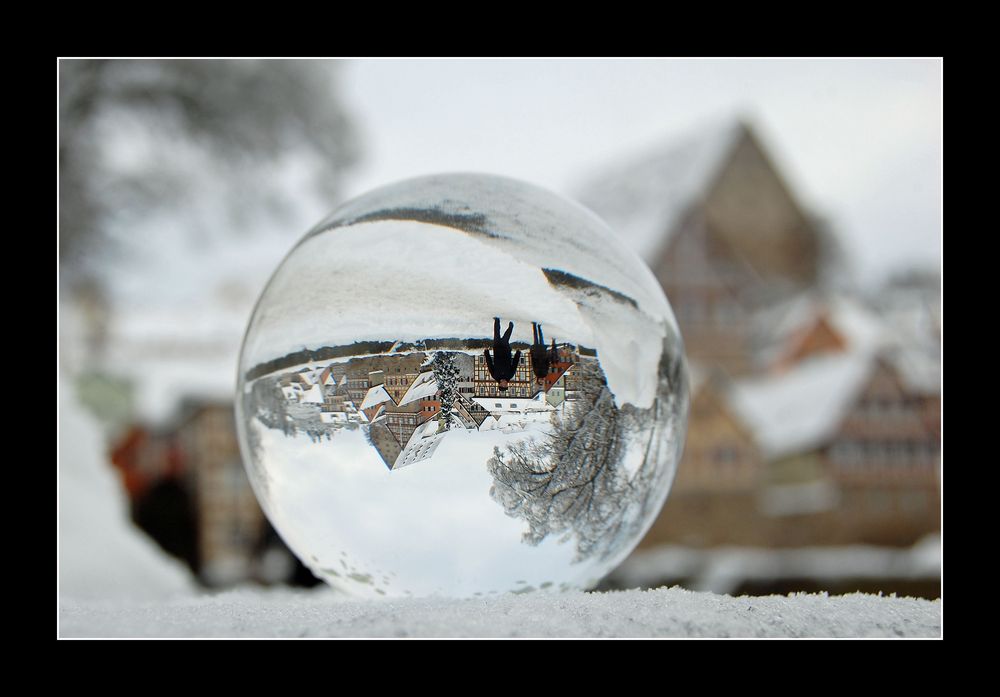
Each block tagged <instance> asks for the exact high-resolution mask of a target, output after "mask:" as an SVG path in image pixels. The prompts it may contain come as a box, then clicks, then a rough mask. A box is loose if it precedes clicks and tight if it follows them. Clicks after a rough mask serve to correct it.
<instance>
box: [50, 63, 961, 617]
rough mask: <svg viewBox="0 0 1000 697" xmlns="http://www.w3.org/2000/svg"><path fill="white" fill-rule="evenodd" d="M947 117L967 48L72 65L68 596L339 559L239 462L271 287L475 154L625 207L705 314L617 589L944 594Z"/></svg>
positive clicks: (635, 240)
mask: <svg viewBox="0 0 1000 697" xmlns="http://www.w3.org/2000/svg"><path fill="white" fill-rule="evenodd" d="M942 119H943V102H942V63H941V61H940V60H793V61H785V60H641V61H640V60H549V61H520V60H447V61H428V60H357V61H337V60H332V61H257V60H253V61H250V60H246V61H244V60H61V61H60V63H59V234H58V244H59V317H58V328H59V362H60V372H59V376H60V377H59V388H60V396H59V399H60V423H59V465H58V466H59V505H58V508H59V519H60V535H59V543H58V547H59V565H60V585H61V592H62V593H63V594H64V595H72V596H76V597H88V596H91V597H96V596H101V595H102V594H103V595H107V594H108V593H119V594H126V595H127V594H133V595H135V594H146V593H151V592H152V593H155V592H156V591H157V590H158V589H159V590H175V589H187V590H192V589H198V588H203V589H204V588H226V587H231V586H235V585H241V584H261V585H281V584H293V585H299V586H310V585H314V584H315V583H316V581H315V579H314V578H313V577H312V576H311V574H310V573H309V572H308V571H307V570H306V569H305V568H304V567H302V566H301V565H300V564H299V563H298V562H297V561H296V560H295V559H294V557H293V556H292V555H291V554H290V553H289V552H288V551H287V549H286V548H285V547H284V545H283V544H282V543H281V540H280V539H279V538H278V536H277V535H276V534H275V533H274V531H273V530H272V529H271V528H270V526H269V525H268V523H267V521H266V519H265V518H264V517H263V515H262V513H261V511H260V509H259V508H258V506H257V504H256V500H255V498H254V495H253V493H252V491H251V490H250V486H249V483H248V481H247V479H246V476H245V474H244V471H243V466H242V463H241V461H240V454H239V449H238V447H237V443H236V436H235V428H234V422H233V410H232V395H233V391H234V386H235V378H236V360H237V354H238V351H239V346H240V341H241V339H242V335H243V330H244V329H245V326H246V322H247V320H248V319H249V316H250V312H251V310H252V308H253V304H254V302H255V300H256V298H257V295H258V294H259V293H260V291H261V290H262V289H263V286H264V284H265V283H266V282H267V279H268V278H269V275H270V273H271V272H272V271H273V270H274V269H275V268H276V267H277V266H278V264H279V262H280V260H281V259H282V258H283V257H284V255H285V254H286V253H287V252H288V251H289V250H290V249H291V247H292V246H293V245H294V244H295V242H296V241H297V240H298V239H299V238H300V237H301V236H302V235H303V234H304V233H305V232H306V230H307V229H309V228H310V227H311V226H312V225H313V224H314V223H316V222H317V221H318V220H319V219H320V218H321V217H323V216H324V215H325V214H326V213H328V212H329V211H330V210H332V209H333V208H334V207H335V206H336V205H337V204H338V203H340V202H341V201H343V200H346V199H347V198H350V197H353V196H355V195H358V194H361V193H363V192H365V191H367V190H369V189H371V188H374V187H377V186H380V185H382V184H386V183H391V182H393V181H397V180H399V179H403V178H406V177H410V176H417V175H421V174H428V173H435V172H448V171H480V172H491V173H495V174H501V175H507V176H511V177H515V178H518V179H523V180H526V181H529V182H532V183H535V184H538V185H541V186H543V187H546V188H549V189H551V190H553V191H555V192H558V193H561V194H563V195H566V196H568V197H570V198H574V199H576V200H578V201H580V202H581V203H583V204H584V205H586V206H588V207H590V208H592V209H593V210H594V211H596V212H597V213H598V214H599V215H601V216H602V217H603V218H605V220H607V221H608V222H609V223H610V225H611V226H612V228H613V229H614V230H615V231H616V232H617V233H618V234H619V235H620V236H621V238H622V240H623V242H624V243H625V244H628V245H630V246H632V247H633V248H634V249H635V250H636V251H637V252H638V253H639V254H640V255H641V256H642V258H643V259H644V260H645V261H646V262H647V264H648V265H649V266H650V268H651V269H652V271H653V273H654V274H655V275H656V277H657V278H658V279H659V280H660V282H661V283H662V284H663V287H664V290H665V292H666V294H667V297H668V298H669V300H670V302H671V305H672V306H673V309H674V312H675V314H676V316H677V319H678V322H679V324H680V327H681V331H682V334H683V336H684V340H685V344H686V347H687V352H688V360H689V365H690V369H691V375H692V399H691V413H690V422H689V430H688V437H687V446H686V449H685V454H684V458H683V460H682V462H681V464H680V467H679V470H678V473H677V477H676V480H675V483H674V486H673V489H672V490H671V494H670V496H669V498H668V499H667V503H666V505H665V507H664V509H663V511H662V513H661V514H660V516H659V518H658V519H657V521H656V522H655V524H654V525H653V526H652V528H651V529H650V531H649V533H648V534H647V536H646V538H645V539H644V540H643V542H642V543H641V545H640V546H639V548H638V549H637V550H636V551H635V552H634V553H633V555H632V556H631V557H630V558H629V559H627V560H626V561H625V562H624V563H623V564H622V566H621V567H619V569H618V570H617V571H615V572H614V573H613V574H612V575H611V576H610V577H609V578H608V579H606V580H605V581H604V583H603V585H602V588H634V587H655V586H659V585H662V584H671V585H672V584H680V585H682V586H684V587H687V588H690V589H693V590H710V591H714V592H718V593H730V594H743V593H749V594H768V593H787V592H792V591H819V590H825V591H829V592H831V593H844V592H853V591H856V590H861V591H866V592H879V591H881V592H883V593H887V594H888V593H898V594H901V595H902V594H905V595H914V596H920V597H926V598H936V597H940V592H941V537H940V535H941V523H942V505H941V482H942V477H941V452H942V448H941V425H942V412H941V388H942V383H941V353H942V323H941V322H942V318H941V292H942V280H941V256H942V245H941V239H942V210H941V205H942V204H941V190H942V131H941V129H942ZM345 292H350V289H345ZM127 520H130V521H131V524H128V523H126V521H127Z"/></svg>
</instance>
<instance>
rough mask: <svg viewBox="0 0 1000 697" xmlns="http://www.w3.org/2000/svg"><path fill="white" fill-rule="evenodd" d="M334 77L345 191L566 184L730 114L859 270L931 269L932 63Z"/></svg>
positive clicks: (468, 63)
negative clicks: (483, 183) (463, 176)
mask: <svg viewBox="0 0 1000 697" xmlns="http://www.w3.org/2000/svg"><path fill="white" fill-rule="evenodd" d="M340 87H341V92H342V94H343V96H344V97H345V101H347V103H348V106H349V108H350V109H351V111H352V113H353V116H354V117H355V120H356V122H357V125H358V127H359V129H360V131H361V134H362V137H363V138H364V150H365V158H366V159H365V162H364V163H363V164H362V165H361V166H360V167H359V168H358V169H357V171H356V176H355V177H354V178H353V180H352V181H351V182H350V184H349V188H348V191H347V192H346V193H347V194H348V195H349V196H354V195H356V194H359V193H362V192H364V191H366V190H368V189H371V188H374V187H376V186H379V185H382V184H385V183H389V182H392V181H396V180H398V179H402V178H405V177H410V176H415V175H419V174H427V173H432V172H444V171H483V172H492V173H496V174H503V175H507V176H512V177H517V178H520V179H524V180H526V181H530V182H533V183H536V184H539V185H542V186H545V187H548V188H550V189H553V190H555V191H558V192H560V193H564V194H568V195H572V194H573V193H574V192H575V191H576V190H577V189H578V186H579V183H580V182H581V180H582V179H585V178H587V177H588V175H590V174H592V173H594V172H595V171H598V170H599V169H600V168H601V166H602V165H603V164H606V163H608V162H609V161H610V162H613V161H615V160H620V159H621V158H622V157H623V156H628V155H629V154H630V153H641V152H642V150H643V149H645V148H647V147H655V146H656V145H658V144H662V143H666V142H669V141H670V140H671V139H673V138H674V137H677V136H682V135H683V134H684V133H685V132H688V131H690V130H691V129H692V128H697V126H698V124H699V123H703V122H707V121H718V120H719V119H720V118H724V117H727V116H729V115H732V116H734V117H735V116H736V115H743V116H745V117H747V118H749V119H750V120H751V122H752V123H753V124H754V125H755V126H756V127H757V131H758V133H759V135H760V136H761V138H762V140H763V141H764V143H765V145H766V146H767V147H769V149H770V151H771V153H772V155H773V157H774V158H775V160H776V161H777V163H778V165H779V167H780V168H781V169H782V170H783V171H784V172H785V174H786V175H787V177H788V180H789V181H790V183H791V185H792V187H793V189H794V191H795V192H796V193H797V194H798V195H799V197H800V198H801V200H802V201H803V202H804V203H805V204H806V205H807V206H809V207H811V208H812V209H813V210H814V211H816V212H818V213H820V214H823V215H825V216H827V217H828V218H829V219H830V220H831V222H832V223H833V224H834V225H835V227H836V229H838V230H839V231H840V232H841V233H842V235H843V237H844V238H845V242H846V245H847V247H848V250H849V252H850V253H851V254H852V257H853V258H854V259H855V260H856V262H857V263H858V265H859V270H860V271H861V272H862V274H863V275H864V276H865V277H866V278H871V277H873V276H874V275H880V274H881V273H882V272H884V271H885V270H888V269H891V268H895V267H898V266H900V265H902V264H906V263H910V262H917V263H924V264H935V265H938V266H939V265H940V258H941V235H942V222H941V186H942V120H943V101H942V63H941V61H940V60H745V59H739V60H641V61H640V60H558V61H555V60H433V61H432V60H362V61H351V62H348V63H346V64H345V65H344V66H343V70H342V71H341V84H340Z"/></svg>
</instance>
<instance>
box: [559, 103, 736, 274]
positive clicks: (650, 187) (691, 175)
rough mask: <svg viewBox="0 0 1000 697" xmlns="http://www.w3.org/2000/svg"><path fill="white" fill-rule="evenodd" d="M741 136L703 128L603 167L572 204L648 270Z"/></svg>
mask: <svg viewBox="0 0 1000 697" xmlns="http://www.w3.org/2000/svg"><path fill="white" fill-rule="evenodd" d="M744 132H745V126H744V125H743V124H742V123H740V122H733V121H729V120H727V121H725V122H720V123H716V124H714V125H711V126H709V127H708V128H703V129H702V130H700V131H699V132H698V133H695V134H692V135H689V136H687V137H685V138H682V139H681V140H679V141H674V142H672V143H670V144H668V145H666V146H661V147H660V148H658V149H656V150H655V151H654V152H653V153H652V154H647V155H646V156H645V157H643V158H641V159H639V160H638V161H635V160H633V161H628V162H622V163H620V164H618V165H615V166H612V167H609V168H608V169H607V170H606V171H605V172H604V173H603V174H602V175H600V176H599V177H595V178H594V179H593V180H591V181H590V182H589V183H588V184H586V185H585V186H584V187H583V188H582V190H581V192H580V194H579V196H578V198H579V200H580V201H581V202H582V203H583V204H584V205H586V206H588V207H589V208H591V209H592V210H593V211H594V212H595V213H597V214H598V215H599V216H601V217H602V218H604V220H605V221H606V222H607V223H608V224H609V225H610V226H611V228H612V229H613V230H614V231H615V232H617V233H618V234H619V235H621V237H622V239H623V240H624V241H625V242H626V243H627V244H629V245H630V246H631V247H632V248H633V249H634V250H635V251H636V252H638V254H639V256H641V257H642V258H643V259H644V260H645V261H646V263H647V264H651V263H652V262H654V261H655V258H656V255H657V253H658V252H659V251H660V250H661V249H662V247H663V245H665V244H666V242H667V240H668V237H669V235H670V234H671V233H672V232H673V231H674V230H675V228H676V226H677V223H678V221H679V220H680V218H681V216H682V215H683V214H684V212H685V211H686V210H687V208H688V206H689V205H690V204H691V203H692V202H693V201H695V200H697V198H698V197H699V196H702V195H704V194H705V193H707V189H708V187H709V186H710V185H711V183H712V180H713V179H714V177H715V175H716V174H717V173H718V171H719V169H720V167H721V166H722V165H723V163H724V162H725V158H726V156H727V155H728V154H729V153H730V152H731V151H732V148H733V146H734V145H735V144H736V142H737V140H738V139H739V137H740V136H741V135H742V134H743V133H744Z"/></svg>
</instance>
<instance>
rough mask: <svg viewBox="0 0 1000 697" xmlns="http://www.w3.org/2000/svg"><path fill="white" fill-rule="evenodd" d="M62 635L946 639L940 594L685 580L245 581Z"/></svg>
mask: <svg viewBox="0 0 1000 697" xmlns="http://www.w3.org/2000/svg"><path fill="white" fill-rule="evenodd" d="M59 618H60V636H63V637H939V636H941V602H940V601H933V602H932V601H928V600H915V599H912V598H893V597H879V596H874V595H861V594H855V595H844V596H835V597H828V596H825V595H804V594H803V595H794V596H789V597H784V596H768V597H747V596H743V597H739V598H733V597H730V596H725V595H715V594H712V593H696V592H693V591H687V590H683V589H681V588H676V587H675V588H660V589H657V590H652V591H638V590H633V591H623V592H611V593H566V594H560V595H541V594H538V595H505V596H500V597H497V598H491V599H483V600H478V599H477V600H446V599H406V600H394V601H388V600H387V601H381V602H372V601H345V600H344V599H342V598H341V597H338V596H337V595H335V594H334V593H332V592H329V591H326V590H319V591H299V592H295V591H288V590H281V591H260V590H238V591H231V592H227V593H221V594H218V595H203V596H178V597H176V598H175V599H173V600H165V601H157V602H150V601H133V602H121V601H115V602H102V601H70V600H63V601H62V603H61V607H60V611H59Z"/></svg>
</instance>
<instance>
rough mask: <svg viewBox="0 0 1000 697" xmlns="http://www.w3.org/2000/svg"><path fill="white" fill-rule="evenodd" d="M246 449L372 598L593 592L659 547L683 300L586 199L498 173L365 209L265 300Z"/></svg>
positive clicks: (341, 568) (674, 456) (291, 516)
mask: <svg viewBox="0 0 1000 697" xmlns="http://www.w3.org/2000/svg"><path fill="white" fill-rule="evenodd" d="M236 402H237V423H238V427H239V431H240V445H241V448H242V450H243V455H244V461H245V462H246V466H247V471H248V473H249V476H250V480H251V482H252V484H253V487H254V491H255V492H256V494H257V497H258V499H259V500H260V503H261V505H262V507H263V509H264V511H265V512H266V514H267V516H268V518H269V519H270V521H271V523H272V524H273V525H274V527H275V529H276V530H277V531H278V532H279V534H280V535H281V536H282V538H284V540H285V542H286V543H287V544H288V545H289V547H290V548H291V549H292V550H293V551H294V552H295V553H296V554H297V555H298V556H299V558H300V559H301V560H302V561H303V563H305V564H306V565H307V566H308V567H309V568H310V569H312V571H313V573H315V574H316V575H317V576H319V577H321V578H323V579H324V580H325V581H326V582H327V583H329V584H330V585H332V586H334V587H335V588H338V589H342V590H344V591H346V592H348V593H351V594H353V595H361V596H373V597H374V596H408V595H415V596H416V595H435V594H439V595H458V596H474V595H485V594H492V593H502V592H508V591H513V592H529V591H534V590H538V591H552V590H555V591H558V590H567V589H576V588H586V587H590V586H593V585H594V584H596V583H597V582H598V581H599V580H600V579H601V577H602V576H604V575H605V574H606V573H608V572H609V571H611V570H612V569H613V568H614V567H615V566H616V565H617V564H618V563H620V562H621V561H622V560H623V559H624V558H625V556H627V555H628V553H629V552H630V551H631V550H632V549H633V547H634V546H635V545H636V544H637V543H638V542H639V540H640V538H641V537H642V535H643V534H644V533H645V532H646V530H647V529H648V527H649V526H650V525H651V524H652V522H653V519H654V518H655V516H656V515H657V513H658V512H659V510H660V508H661V506H662V505H663V502H664V499H665V498H666V496H667V492H668V490H669V488H670V483H671V481H672V480H673V476H674V472H675V469H676V466H677V462H678V460H679V458H680V454H681V450H682V448H683V440H684V433H685V428H686V422H687V403H688V387H687V377H686V368H685V363H684V355H683V346H682V342H681V338H680V335H679V333H678V330H677V324H676V321H675V320H674V317H673V314H672V312H671V310H670V307H669V305H668V303H667V301H666V299H665V298H664V295H663V291H662V290H661V289H660V286H659V284H658V283H657V282H656V280H655V279H654V278H653V276H652V274H651V273H650V272H649V270H648V269H647V268H646V267H645V266H644V265H643V264H642V262H641V261H640V260H639V258H638V257H637V256H636V255H635V254H633V253H632V252H630V251H628V250H626V249H625V248H624V247H623V246H622V245H621V244H620V243H619V241H618V239H617V237H615V235H614V234H613V233H612V232H611V231H609V230H608V228H607V227H606V226H605V225H604V223H602V222H601V221H600V220H599V219H598V218H597V217H596V216H594V215H593V214H592V213H590V212H589V211H587V210H586V209H584V208H582V207H580V206H578V205H576V204H574V203H572V202H570V201H567V200H565V199H563V198H560V197H558V196H556V195H555V194H552V193H550V192H547V191H545V190H542V189H539V188H537V187H534V186H531V185H528V184H525V183H522V182H518V181H515V180H511V179H505V178H501V177H494V176H487V175H440V176H431V177H422V178H419V179H413V180H409V181H405V182H402V183H399V184H395V185H391V186H387V187H384V188H382V189H378V190H376V191H373V192H371V193H369V194H366V195H364V196H361V197H359V198H357V199H354V200H353V201H350V202H348V203H346V204H344V205H343V206H341V207H340V208H339V209H337V210H336V211H334V212H333V213H332V214H331V215H330V216H328V217H327V218H326V219H325V220H323V221H322V222H321V223H320V224H318V225H317V226H316V227H315V228H314V229H313V230H311V231H310V232H309V233H308V234H307V235H306V236H305V237H304V238H303V239H302V240H301V241H300V242H299V244H298V245H297V246H296V247H295V248H294V249H293V250H292V252H291V253H290V254H289V255H288V256H287V257H286V258H285V260H284V261H283V262H282V263H281V265H280V266H279V268H278V269H277V271H276V272H275V274H274V276H273V277H272V278H271V280H270V282H269V284H268V286H267V288H266V289H265V291H264V293H263V294H262V295H261V298H260V300H259V301H258V303H257V307H256V308H255V310H254V313H253V316H252V318H251V320H250V324H249V328H248V330H247V334H246V338H245V339H244V343H243V348H242V352H241V356H240V366H239V385H238V395H237V400H236Z"/></svg>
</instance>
